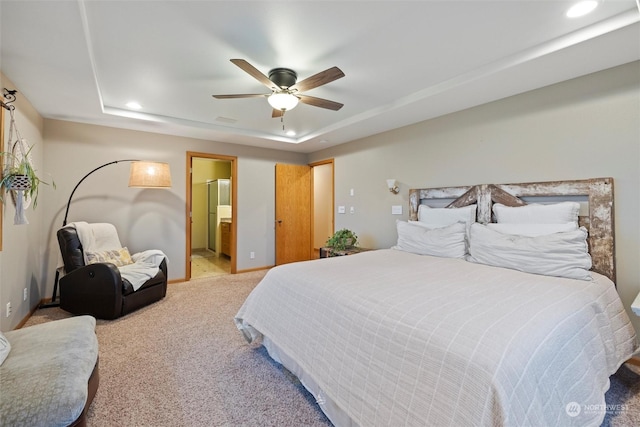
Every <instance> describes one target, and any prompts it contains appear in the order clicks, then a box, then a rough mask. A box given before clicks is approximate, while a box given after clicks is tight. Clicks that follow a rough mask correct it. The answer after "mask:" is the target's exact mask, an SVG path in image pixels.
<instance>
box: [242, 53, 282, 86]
mask: <svg viewBox="0 0 640 427" xmlns="http://www.w3.org/2000/svg"><path fill="white" fill-rule="evenodd" d="M231 62H233V63H234V64H235V65H237V66H238V67H240V68H241V69H242V71H244V72H245V73H247V74H249V75H251V76H252V77H253V78H254V79H256V80H257V81H259V82H260V83H262V84H263V85H265V86H266V87H268V88H269V89H271V90H281V88H280V86H278V85H277V84H275V83H274V82H272V81H271V80H269V77H267V76H265V75H264V74H262V73H261V72H260V70H258V69H257V68H256V67H254V66H253V65H251V64H249V63H248V62H247V61H245V60H244V59H232V60H231Z"/></svg>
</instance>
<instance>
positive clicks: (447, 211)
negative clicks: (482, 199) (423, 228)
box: [418, 205, 478, 228]
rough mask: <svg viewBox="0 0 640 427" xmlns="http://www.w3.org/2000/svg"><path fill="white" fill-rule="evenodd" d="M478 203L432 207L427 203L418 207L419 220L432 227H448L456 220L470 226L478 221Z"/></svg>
mask: <svg viewBox="0 0 640 427" xmlns="http://www.w3.org/2000/svg"><path fill="white" fill-rule="evenodd" d="M477 208H478V206H477V205H469V206H464V207H462V208H432V207H429V206H427V205H420V206H419V207H418V221H419V222H423V223H425V224H427V225H428V226H430V227H433V228H437V227H446V226H447V225H451V224H454V223H456V222H460V221H462V222H464V223H465V224H467V226H469V225H470V224H471V223H474V222H476V210H477Z"/></svg>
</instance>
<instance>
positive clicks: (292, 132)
mask: <svg viewBox="0 0 640 427" xmlns="http://www.w3.org/2000/svg"><path fill="white" fill-rule="evenodd" d="M287 136H296V131H294V130H288V131H287Z"/></svg>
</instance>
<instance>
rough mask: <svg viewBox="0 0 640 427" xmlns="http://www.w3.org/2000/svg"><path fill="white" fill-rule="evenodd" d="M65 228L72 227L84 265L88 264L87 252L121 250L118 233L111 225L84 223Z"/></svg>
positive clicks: (75, 223)
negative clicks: (80, 245) (80, 244)
mask: <svg viewBox="0 0 640 427" xmlns="http://www.w3.org/2000/svg"><path fill="white" fill-rule="evenodd" d="M67 227H73V228H75V229H76V232H77V233H78V239H79V240H80V243H82V249H83V251H82V252H83V254H84V263H85V264H88V263H89V261H88V260H87V253H88V252H101V251H109V250H113V249H120V248H122V244H121V243H120V239H119V238H118V232H117V231H116V227H114V225H113V224H108V223H105V222H99V223H94V224H89V223H87V222H84V221H80V222H72V223H71V224H69V225H67Z"/></svg>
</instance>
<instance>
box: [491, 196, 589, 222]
mask: <svg viewBox="0 0 640 427" xmlns="http://www.w3.org/2000/svg"><path fill="white" fill-rule="evenodd" d="M579 211H580V203H578V202H561V203H553V204H549V205H543V204H540V203H532V204H530V205H525V206H515V207H513V206H505V205H503V204H502V203H494V205H493V214H494V215H495V217H496V221H497V222H498V223H509V224H566V223H567V222H575V223H576V228H577V224H578V213H579Z"/></svg>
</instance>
